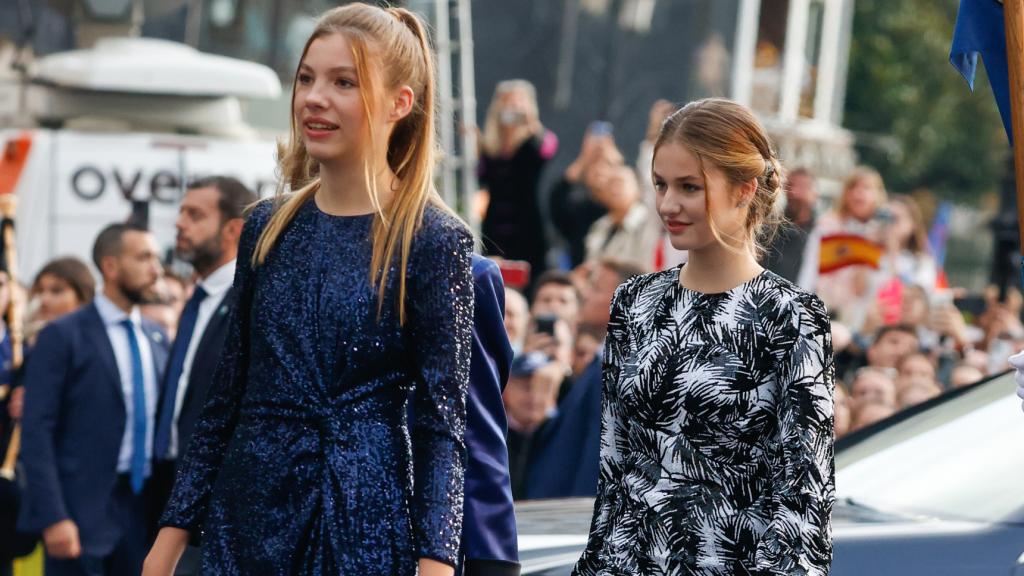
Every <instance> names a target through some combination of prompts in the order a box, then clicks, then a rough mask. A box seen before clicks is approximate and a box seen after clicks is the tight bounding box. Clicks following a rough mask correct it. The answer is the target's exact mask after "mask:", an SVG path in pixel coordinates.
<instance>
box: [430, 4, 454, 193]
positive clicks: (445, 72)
mask: <svg viewBox="0 0 1024 576" xmlns="http://www.w3.org/2000/svg"><path fill="white" fill-rule="evenodd" d="M450 1H451V0H435V1H434V29H435V30H436V35H435V42H436V43H437V96H438V108H439V110H438V111H439V112H440V114H439V115H438V120H439V121H438V124H440V130H441V149H442V150H443V151H444V154H445V156H444V159H443V161H442V162H441V190H440V192H441V197H442V198H444V201H445V202H446V203H447V204H448V205H449V206H452V207H455V206H457V204H456V200H457V194H458V192H457V191H456V189H455V174H454V170H453V164H452V162H453V159H452V158H451V155H452V153H453V152H454V150H455V118H454V116H455V115H454V112H455V106H454V97H453V96H452V36H451V20H450V18H451V16H450V14H449V10H448V3H449V2H450Z"/></svg>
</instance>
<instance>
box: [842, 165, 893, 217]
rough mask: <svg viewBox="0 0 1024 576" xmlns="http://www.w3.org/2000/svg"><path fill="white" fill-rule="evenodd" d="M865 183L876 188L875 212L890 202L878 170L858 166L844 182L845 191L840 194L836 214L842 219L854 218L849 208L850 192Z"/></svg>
mask: <svg viewBox="0 0 1024 576" xmlns="http://www.w3.org/2000/svg"><path fill="white" fill-rule="evenodd" d="M864 181H867V182H868V183H869V184H870V185H871V186H873V187H874V188H875V192H876V195H875V210H878V209H879V208H881V207H882V206H883V205H885V203H886V202H887V201H888V198H889V195H888V193H886V191H885V182H884V181H883V180H882V175H881V174H879V173H878V170H875V169H874V168H871V167H870V166H857V167H856V168H854V169H853V171H852V172H850V175H849V176H847V177H846V180H845V181H844V182H843V191H842V193H840V194H839V201H838V203H837V204H836V213H837V214H838V215H839V217H840V218H841V219H846V218H853V214H850V207H849V206H847V204H849V199H850V191H852V190H853V189H854V187H856V186H857V185H858V184H860V183H861V182H864Z"/></svg>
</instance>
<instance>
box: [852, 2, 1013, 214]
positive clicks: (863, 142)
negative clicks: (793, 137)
mask: <svg viewBox="0 0 1024 576" xmlns="http://www.w3.org/2000/svg"><path fill="white" fill-rule="evenodd" d="M855 6H856V7H855V10H856V12H855V15H854V23H853V39H852V44H851V49H850V69H849V80H848V83H847V95H846V107H845V121H844V123H845V125H846V127H848V128H849V129H851V130H853V131H854V132H855V133H857V134H858V135H859V136H862V137H859V138H858V144H857V152H858V154H859V156H860V159H861V162H863V163H866V164H869V165H872V166H875V167H876V168H878V170H879V171H880V172H881V173H882V175H883V176H884V177H885V181H886V186H887V188H889V190H890V191H897V192H911V191H913V190H916V189H919V188H928V189H931V190H932V191H933V192H935V193H936V194H938V195H939V196H942V197H946V198H955V199H957V200H958V201H961V202H966V203H976V202H978V201H979V200H980V197H981V196H982V195H983V194H985V193H987V192H994V191H995V190H996V189H997V187H998V184H999V181H1000V178H1001V177H1002V173H1003V170H1004V167H1005V164H1004V162H1005V157H1006V154H1008V153H1009V144H1008V142H1007V140H1006V135H1005V133H1004V132H1003V129H1002V125H1001V123H1000V120H999V112H998V110H997V109H996V104H995V99H994V98H993V96H992V91H991V88H990V87H989V84H988V78H987V77H986V76H985V75H984V74H979V78H978V79H977V80H976V81H975V92H974V93H972V92H971V91H970V89H968V87H967V85H966V83H964V81H963V79H962V78H961V77H960V75H959V74H957V72H956V70H955V69H954V68H953V67H952V66H950V64H949V47H950V43H951V41H952V37H953V24H954V22H955V21H956V12H957V6H958V0H902V1H900V2H893V1H892V0H858V1H857V3H856V5H855ZM879 137H882V138H879ZM885 137H888V139H887V138H885ZM885 144H890V145H885ZM891 144H895V147H894V146H891Z"/></svg>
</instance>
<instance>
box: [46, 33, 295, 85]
mask: <svg viewBox="0 0 1024 576" xmlns="http://www.w3.org/2000/svg"><path fill="white" fill-rule="evenodd" d="M32 79H33V80H34V81H35V82H38V83H41V84H44V85H50V86H55V87H59V88H68V89H78V90H88V91H99V92H120V93H126V94H163V95H169V96H192V97H218V96H236V97H241V98H277V97H278V96H279V95H280V94H281V81H280V80H279V79H278V77H277V74H275V73H274V71H273V70H271V69H270V68H269V67H267V66H264V65H263V64H258V63H256V62H248V61H245V60H239V59H236V58H228V57H225V56H217V55H214V54H206V53H203V52H199V51H198V50H196V49H194V48H192V47H190V46H187V45H185V44H180V43H178V42H171V41H169V40H157V39H154V38H101V39H100V40H99V41H98V42H97V43H96V45H95V46H94V47H92V48H89V49H82V50H72V51H70V52H58V53H56V54H50V55H49V56H44V57H42V58H40V59H39V60H37V61H36V63H35V66H34V73H33V75H32Z"/></svg>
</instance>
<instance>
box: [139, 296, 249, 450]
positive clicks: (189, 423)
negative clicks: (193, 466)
mask: <svg viewBox="0 0 1024 576" xmlns="http://www.w3.org/2000/svg"><path fill="white" fill-rule="evenodd" d="M234 301H235V297H234V288H233V287H232V288H229V289H228V291H227V292H226V293H225V294H224V298H223V299H222V300H221V303H220V305H219V306H217V310H216V311H214V313H213V316H212V317H211V318H210V322H209V324H207V325H206V329H205V330H203V334H202V336H201V340H199V345H198V347H197V348H196V354H195V357H194V358H193V359H192V369H191V371H190V372H189V375H188V388H187V389H186V390H185V399H184V402H183V403H182V405H181V413H180V414H179V415H178V457H179V458H180V457H181V456H183V455H184V454H185V449H186V448H187V447H188V441H189V439H190V438H192V431H193V430H195V427H196V420H198V419H199V412H200V411H202V409H203V404H204V403H205V402H206V391H207V390H209V389H210V382H211V381H212V380H213V371H214V370H216V369H217V362H218V361H219V360H220V351H221V349H223V348H224V338H225V337H227V333H228V312H230V311H231V306H232V304H233V303H234ZM164 389H165V390H168V387H167V385H166V383H165V385H164ZM167 401H173V398H171V399H168V398H163V397H162V398H161V402H167ZM158 413H159V412H158Z"/></svg>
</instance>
